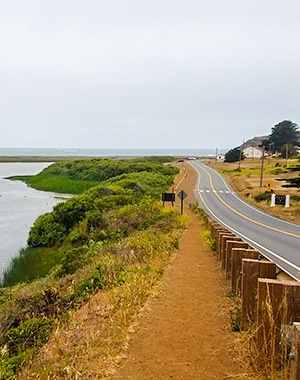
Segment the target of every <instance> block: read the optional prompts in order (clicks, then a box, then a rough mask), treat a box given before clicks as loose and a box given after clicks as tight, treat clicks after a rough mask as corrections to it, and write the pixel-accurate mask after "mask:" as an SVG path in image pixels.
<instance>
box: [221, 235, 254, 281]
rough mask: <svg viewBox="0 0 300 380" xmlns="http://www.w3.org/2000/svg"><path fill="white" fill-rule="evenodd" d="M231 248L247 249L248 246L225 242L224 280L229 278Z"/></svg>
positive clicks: (236, 242)
mask: <svg viewBox="0 0 300 380" xmlns="http://www.w3.org/2000/svg"><path fill="white" fill-rule="evenodd" d="M233 248H249V244H248V243H245V242H243V241H234V240H228V241H227V242H226V253H225V256H226V257H225V273H226V278H230V277H231V260H232V249H233Z"/></svg>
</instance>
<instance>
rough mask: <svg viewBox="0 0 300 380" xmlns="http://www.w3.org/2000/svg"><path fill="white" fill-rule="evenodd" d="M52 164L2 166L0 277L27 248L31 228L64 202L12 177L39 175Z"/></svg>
mask: <svg viewBox="0 0 300 380" xmlns="http://www.w3.org/2000/svg"><path fill="white" fill-rule="evenodd" d="M48 165H50V164H49V163H0V277H1V275H2V273H3V269H4V268H5V267H7V266H8V264H9V263H10V260H11V258H12V257H13V256H16V255H18V253H19V250H20V248H23V247H25V246H26V241H27V238H28V233H29V228H30V227H31V226H32V225H33V223H34V221H35V220H36V218H37V217H38V216H40V215H41V214H44V213H46V212H49V211H51V210H52V207H53V206H54V205H56V204H57V203H58V202H61V201H62V200H61V199H59V198H55V194H54V193H48V192H43V191H37V190H34V189H31V188H30V187H28V186H27V185H26V184H24V183H22V182H19V181H10V180H7V179H4V177H9V176H12V175H23V174H24V175H26V174H37V173H39V172H40V171H41V170H42V169H44V168H45V167H47V166H48Z"/></svg>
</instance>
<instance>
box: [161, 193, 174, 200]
mask: <svg viewBox="0 0 300 380" xmlns="http://www.w3.org/2000/svg"><path fill="white" fill-rule="evenodd" d="M161 200H162V201H163V202H175V193H162V196H161Z"/></svg>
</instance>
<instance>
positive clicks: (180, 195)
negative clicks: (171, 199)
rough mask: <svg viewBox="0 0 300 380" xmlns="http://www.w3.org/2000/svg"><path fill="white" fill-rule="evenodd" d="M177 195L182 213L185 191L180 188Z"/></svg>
mask: <svg viewBox="0 0 300 380" xmlns="http://www.w3.org/2000/svg"><path fill="white" fill-rule="evenodd" d="M177 197H178V198H179V199H180V214H181V215H182V213H183V201H184V199H185V198H186V197H187V193H185V192H184V191H183V190H180V191H179V193H178V194H177Z"/></svg>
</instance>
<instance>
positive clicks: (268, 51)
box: [0, 0, 300, 148]
mask: <svg viewBox="0 0 300 380" xmlns="http://www.w3.org/2000/svg"><path fill="white" fill-rule="evenodd" d="M299 12H300V3H299V2H297V1H296V0H291V1H288V2H283V1H279V0H273V1H271V0H259V1H258V0H253V1H251V2H250V1H248V2H241V1H238V0H229V1H226V2H221V1H217V0H211V1H209V2H208V1H201V0H198V1H193V0H186V1H179V0H175V1H174V0H173V1H169V0H165V1H157V0H149V1H147V2H142V1H135V0H131V1H127V0H122V1H121V0H113V1H111V0H97V1H96V0H87V1H82V0H72V1H71V0H64V1H57V0H53V1H51V2H50V1H44V2H41V1H38V0H31V1H29V0H10V1H9V2H6V1H2V2H0V51H1V60H0V73H1V88H0V128H1V131H2V132H3V137H2V138H1V145H2V146H28V147H32V146H37V147H40V146H41V147H43V146H45V147H46V146H49V147H57V146H59V147H99V148H101V147H112V148H114V147H154V148H155V147H174V148H175V147H183V148H185V147H202V148H205V147H214V146H219V147H232V146H236V145H238V144H240V142H241V141H242V140H243V139H244V138H245V139H247V138H251V137H253V136H255V135H260V134H268V133H270V131H271V127H272V126H273V125H275V124H277V123H278V122H280V121H281V120H284V119H290V120H293V121H294V122H296V123H297V122H299V120H300V118H299V112H300V111H299V109H300V108H299V90H298V88H299V85H300V74H299V70H298V67H299V63H300V51H299V47H298V44H297V36H298V35H299V31H300V26H299V23H298V19H297V18H298V15H299ZM4 132H5V133H4Z"/></svg>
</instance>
